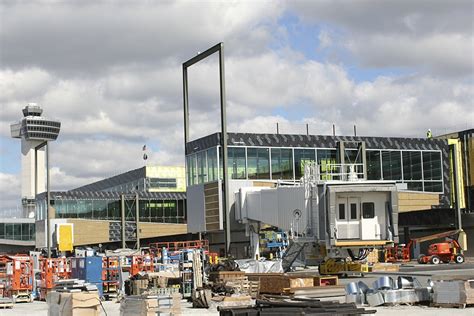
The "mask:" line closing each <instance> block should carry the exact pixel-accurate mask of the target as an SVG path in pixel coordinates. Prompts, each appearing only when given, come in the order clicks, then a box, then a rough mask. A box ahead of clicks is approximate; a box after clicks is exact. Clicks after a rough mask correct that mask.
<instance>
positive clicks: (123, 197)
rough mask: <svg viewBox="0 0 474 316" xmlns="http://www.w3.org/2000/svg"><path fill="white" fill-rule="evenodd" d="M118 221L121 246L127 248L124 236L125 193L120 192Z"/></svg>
mask: <svg viewBox="0 0 474 316" xmlns="http://www.w3.org/2000/svg"><path fill="white" fill-rule="evenodd" d="M120 221H121V224H122V248H123V249H125V248H127V242H126V236H125V195H124V194H120Z"/></svg>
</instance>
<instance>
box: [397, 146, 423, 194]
mask: <svg viewBox="0 0 474 316" xmlns="http://www.w3.org/2000/svg"><path fill="white" fill-rule="evenodd" d="M402 159H403V180H404V182H406V183H407V188H408V190H414V191H421V190H423V182H422V181H421V180H422V179H423V173H422V170H423V169H422V166H421V152H419V151H403V152H402Z"/></svg>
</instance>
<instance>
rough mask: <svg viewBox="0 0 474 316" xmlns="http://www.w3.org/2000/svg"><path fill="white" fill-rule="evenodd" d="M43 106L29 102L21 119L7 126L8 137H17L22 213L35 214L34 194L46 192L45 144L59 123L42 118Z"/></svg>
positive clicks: (31, 215) (52, 137)
mask: <svg viewBox="0 0 474 316" xmlns="http://www.w3.org/2000/svg"><path fill="white" fill-rule="evenodd" d="M42 113H43V109H41V107H40V106H38V105H37V104H36V103H29V104H28V105H27V106H26V107H25V108H24V109H23V118H22V119H21V121H20V122H18V123H13V124H11V125H10V131H11V136H12V137H13V138H20V139H21V202H22V206H23V216H26V217H33V216H34V215H35V197H36V194H38V193H42V192H45V191H46V178H45V176H46V163H47V161H46V159H47V154H46V150H47V149H46V146H48V142H49V141H53V140H56V138H58V135H59V130H60V129H61V122H59V121H56V120H51V119H47V118H45V117H42V116H41V114H42Z"/></svg>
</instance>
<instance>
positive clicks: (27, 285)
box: [0, 254, 33, 302]
mask: <svg viewBox="0 0 474 316" xmlns="http://www.w3.org/2000/svg"><path fill="white" fill-rule="evenodd" d="M0 277H2V278H3V279H4V282H5V283H4V284H5V287H4V293H3V295H4V296H5V297H11V298H12V299H13V301H14V302H32V301H33V296H32V295H31V294H32V290H33V266H32V260H31V258H30V256H28V255H23V254H17V255H14V256H9V255H2V256H0Z"/></svg>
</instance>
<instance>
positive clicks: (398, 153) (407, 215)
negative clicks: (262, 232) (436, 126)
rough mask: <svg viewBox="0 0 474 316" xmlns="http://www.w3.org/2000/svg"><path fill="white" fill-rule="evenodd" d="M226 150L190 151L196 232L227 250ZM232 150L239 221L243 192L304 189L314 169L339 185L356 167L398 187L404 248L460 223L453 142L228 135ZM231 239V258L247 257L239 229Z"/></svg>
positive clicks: (192, 146) (216, 138)
mask: <svg viewBox="0 0 474 316" xmlns="http://www.w3.org/2000/svg"><path fill="white" fill-rule="evenodd" d="M221 144H222V140H221V134H220V133H215V134H211V135H208V136H205V137H202V138H199V139H196V140H193V141H190V142H188V143H187V144H186V180H187V198H188V218H189V222H188V230H189V232H191V233H196V232H204V233H207V237H208V238H209V239H210V243H211V244H215V245H216V246H217V245H222V242H223V234H222V233H221V232H219V229H223V206H222V203H221V202H219V201H221V194H222V193H221V191H220V190H219V189H218V188H219V187H221V184H220V180H221V178H222V149H221V147H222V146H221ZM227 145H228V173H227V174H228V177H229V190H230V198H229V199H230V200H231V203H230V212H231V213H232V203H233V202H234V200H233V198H234V197H233V193H234V192H237V191H238V189H239V188H241V187H252V186H266V185H270V186H271V185H276V183H278V182H280V183H290V184H291V183H292V182H293V183H296V182H300V180H301V178H302V177H303V174H304V166H305V164H306V163H307V162H316V163H317V164H318V165H319V166H320V173H321V180H331V179H329V178H327V179H325V178H324V176H325V173H327V172H328V171H329V170H327V169H328V168H331V167H330V166H331V165H333V164H341V163H342V164H344V163H356V164H360V165H363V167H362V170H360V172H361V173H362V174H363V178H364V179H365V180H390V181H395V182H396V183H397V187H398V209H399V221H400V222H399V224H400V225H399V230H400V231H399V234H400V236H401V241H403V240H404V239H408V238H410V236H412V237H413V236H417V235H419V234H421V235H427V234H429V232H430V231H431V230H434V231H436V230H437V229H441V230H443V229H452V227H453V225H454V223H455V219H454V218H455V212H454V207H455V205H454V203H455V198H454V190H453V185H454V182H453V172H452V171H453V170H452V166H451V158H450V157H451V156H452V151H453V147H452V146H450V145H451V144H450V143H449V142H448V140H447V139H433V138H430V139H427V138H399V137H363V136H360V137H359V136H357V137H356V136H326V135H285V134H253V133H228V143H227ZM463 212H465V213H468V212H469V210H468V209H466V208H464V209H463ZM231 218H234V217H233V216H232V214H231ZM231 231H232V243H233V244H231V252H233V254H234V255H237V256H239V253H240V252H242V251H245V250H243V248H244V247H242V245H245V243H246V242H247V239H246V237H245V232H244V231H243V227H242V226H240V225H239V223H238V222H236V221H233V223H232V229H231ZM403 237H405V238H403ZM240 255H242V254H240Z"/></svg>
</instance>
